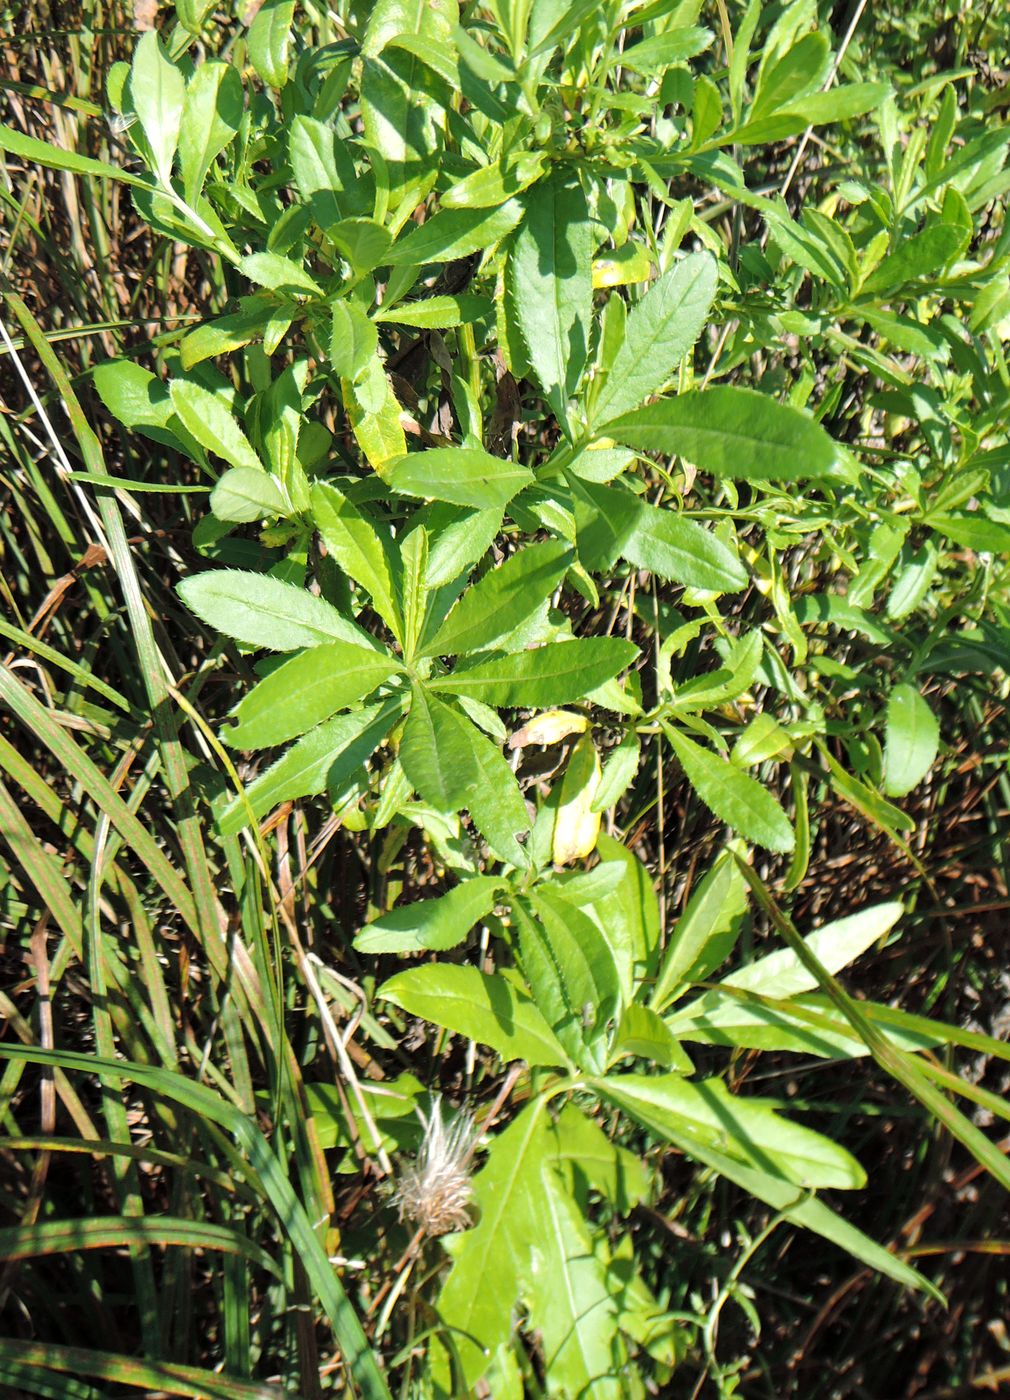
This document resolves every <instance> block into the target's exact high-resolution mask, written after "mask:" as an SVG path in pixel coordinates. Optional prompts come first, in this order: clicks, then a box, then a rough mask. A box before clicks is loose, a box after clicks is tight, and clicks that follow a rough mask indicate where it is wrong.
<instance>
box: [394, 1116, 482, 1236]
mask: <svg viewBox="0 0 1010 1400" xmlns="http://www.w3.org/2000/svg"><path fill="white" fill-rule="evenodd" d="M421 1121H422V1122H423V1123H424V1140H423V1142H422V1143H421V1149H420V1151H419V1152H418V1154H417V1157H416V1159H415V1160H414V1161H413V1162H412V1163H411V1164H410V1165H409V1166H408V1167H406V1168H405V1170H404V1171H403V1173H402V1175H401V1177H400V1185H399V1187H398V1188H397V1191H396V1195H395V1196H394V1198H393V1199H394V1200H395V1201H396V1204H397V1206H398V1207H399V1211H400V1219H401V1220H409V1221H410V1222H411V1223H412V1224H414V1225H418V1226H420V1227H421V1228H422V1229H423V1230H424V1232H425V1234H427V1235H446V1234H448V1233H449V1232H450V1231H452V1230H466V1229H468V1228H469V1227H470V1225H471V1224H472V1221H471V1220H470V1216H469V1214H468V1213H467V1206H468V1205H469V1203H470V1198H471V1195H472V1192H471V1188H470V1160H471V1158H472V1156H473V1149H474V1147H475V1145H476V1142H477V1138H478V1136H479V1133H478V1131H477V1129H476V1127H475V1125H474V1121H473V1118H472V1117H471V1115H470V1114H469V1113H457V1114H456V1115H455V1116H454V1117H453V1118H452V1119H451V1120H450V1121H449V1123H446V1121H445V1119H444V1118H443V1117H442V1100H441V1097H438V1098H436V1099H435V1102H434V1105H433V1107H432V1110H431V1115H430V1117H428V1118H425V1117H424V1116H423V1115H422V1117H421Z"/></svg>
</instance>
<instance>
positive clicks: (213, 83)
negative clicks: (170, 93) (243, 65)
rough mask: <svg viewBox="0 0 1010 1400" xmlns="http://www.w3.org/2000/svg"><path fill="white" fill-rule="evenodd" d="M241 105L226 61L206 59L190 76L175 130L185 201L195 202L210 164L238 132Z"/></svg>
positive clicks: (238, 80) (234, 75)
mask: <svg viewBox="0 0 1010 1400" xmlns="http://www.w3.org/2000/svg"><path fill="white" fill-rule="evenodd" d="M244 106H245V95H244V93H243V91H242V79H241V78H240V77H239V73H238V69H237V68H233V67H232V66H231V64H230V63H221V62H219V61H218V60H217V59H207V60H205V62H203V63H202V64H201V65H200V67H199V68H198V69H197V70H196V72H195V73H194V74H193V76H192V78H190V80H189V86H188V87H187V89H186V104H185V107H184V108H183V116H182V126H181V129H180V131H179V165H180V168H181V169H182V182H183V191H184V193H185V196H186V201H187V203H189V204H195V203H196V200H197V199H198V197H199V195H200V191H201V190H202V189H203V183H204V180H206V178H207V172H208V171H209V170H210V167H211V166H212V165H213V164H214V161H215V160H216V159H217V157H218V156H219V155H220V154H221V152H222V151H223V150H224V149H225V147H226V146H227V145H228V143H229V142H230V141H232V140H233V139H234V138H235V136H236V135H237V134H238V129H239V124H240V123H241V121H242V112H243V109H244Z"/></svg>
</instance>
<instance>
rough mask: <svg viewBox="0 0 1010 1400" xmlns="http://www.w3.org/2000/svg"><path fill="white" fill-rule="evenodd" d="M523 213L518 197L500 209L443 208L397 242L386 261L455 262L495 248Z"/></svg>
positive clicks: (408, 263)
mask: <svg viewBox="0 0 1010 1400" xmlns="http://www.w3.org/2000/svg"><path fill="white" fill-rule="evenodd" d="M522 216H523V206H522V205H521V204H520V203H519V201H518V199H510V200H509V201H508V202H507V203H506V204H503V205H501V206H500V208H498V209H441V210H439V212H438V213H437V214H434V215H432V217H431V218H430V219H426V220H425V222H424V223H423V224H421V225H420V227H418V226H417V225H414V226H412V227H411V228H410V230H409V232H408V233H406V234H404V235H403V237H401V238H400V239H399V240H398V241H397V242H396V243H394V244H393V247H392V248H391V250H390V252H389V255H388V257H387V258H386V261H387V263H388V264H389V265H390V266H391V267H415V266H416V267H422V266H424V265H425V264H427V263H434V262H442V263H447V262H455V261H456V259H458V258H465V257H469V255H470V254H471V253H477V252H483V251H484V250H485V249H487V248H493V247H494V246H495V244H497V243H500V242H501V240H502V239H503V238H504V237H505V236H506V234H509V233H511V232H512V230H513V229H514V228H515V226H516V224H517V223H518V222H519V220H520V219H521V218H522Z"/></svg>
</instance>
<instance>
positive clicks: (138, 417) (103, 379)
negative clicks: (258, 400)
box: [92, 360, 262, 470]
mask: <svg viewBox="0 0 1010 1400" xmlns="http://www.w3.org/2000/svg"><path fill="white" fill-rule="evenodd" d="M92 383H93V384H94V386H95V388H96V389H97V390H98V396H99V398H100V399H101V400H102V403H103V404H104V405H105V407H106V408H107V409H108V410H109V412H110V413H111V414H112V415H113V416H114V417H115V418H118V419H119V421H120V423H122V424H123V426H124V427H127V428H140V429H144V428H155V429H165V428H167V425H168V421H169V419H170V418H171V417H172V415H173V413H174V412H175V409H174V407H173V405H172V398H171V395H170V393H169V390H168V385H167V384H164V383H163V382H162V381H161V380H160V379H159V378H158V377H157V375H154V374H152V373H151V371H150V370H147V369H144V368H143V367H142V366H141V365H138V364H134V362H133V361H132V360H106V361H105V363H104V364H101V365H99V366H98V368H97V369H96V370H95V372H94V374H93V375H92ZM160 440H161V441H174V438H173V436H172V434H171V433H164V434H163V436H162V438H161V439H160ZM261 470H262V469H261Z"/></svg>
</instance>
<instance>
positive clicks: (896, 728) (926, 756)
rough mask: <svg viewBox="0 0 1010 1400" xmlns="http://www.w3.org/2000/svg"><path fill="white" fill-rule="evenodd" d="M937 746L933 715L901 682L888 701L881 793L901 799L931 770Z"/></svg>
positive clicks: (917, 693) (919, 697)
mask: <svg viewBox="0 0 1010 1400" xmlns="http://www.w3.org/2000/svg"><path fill="white" fill-rule="evenodd" d="M939 746H940V727H939V725H938V724H937V722H936V716H935V715H934V714H933V711H932V710H931V709H930V708H929V705H928V704H927V703H926V701H925V700H924V699H923V698H922V696H921V695H920V694H919V692H918V691H917V690H916V688H915V686H913V685H908V684H907V683H906V682H902V683H901V684H900V685H896V686H895V687H894V689H893V690H892V691H891V695H890V699H889V700H888V702H887V729H886V731H885V736H884V773H885V780H884V791H885V792H886V793H887V795H888V797H904V795H905V793H906V792H911V790H912V788H914V787H915V786H916V785H917V784H918V783H920V782H922V780H923V778H924V777H925V776H926V774H927V773H928V772H929V770H930V768H931V767H932V764H933V760H934V759H935V758H936V751H937V749H938V748H939Z"/></svg>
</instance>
